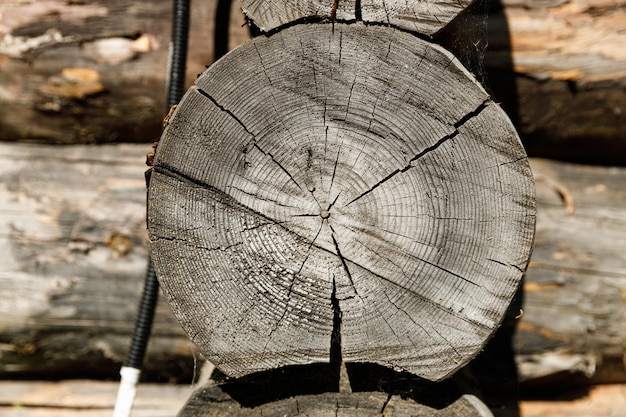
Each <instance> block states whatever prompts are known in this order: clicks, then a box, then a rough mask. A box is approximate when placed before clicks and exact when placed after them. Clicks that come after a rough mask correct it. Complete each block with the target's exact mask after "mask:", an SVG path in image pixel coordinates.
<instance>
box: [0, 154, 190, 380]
mask: <svg viewBox="0 0 626 417" xmlns="http://www.w3.org/2000/svg"><path fill="white" fill-rule="evenodd" d="M149 149H150V147H149V146H142V145H116V146H100V147H95V146H68V147H53V146H41V145H40V146H35V145H25V144H7V143H0V161H1V162H0V253H1V255H0V374H2V376H3V378H7V377H10V376H17V375H21V376H29V375H30V376H32V375H37V376H39V377H52V378H59V377H61V376H64V377H66V378H69V377H77V376H82V377H88V376H89V377H96V376H99V377H116V376H117V375H118V372H119V364H120V363H121V362H122V361H123V360H124V358H125V356H126V353H127V350H128V348H129V346H130V339H131V334H132V331H133V326H134V320H135V316H136V314H137V309H138V303H139V299H140V293H141V288H142V284H143V277H144V274H145V270H146V264H147V259H148V251H147V236H146V226H145V204H146V185H145V180H144V178H143V172H144V171H145V164H144V161H145V157H144V155H145V152H146V151H147V150H149ZM190 345H191V344H190V343H189V342H188V341H187V340H186V338H185V336H184V334H183V332H182V330H181V329H180V326H179V325H178V323H177V322H176V320H175V319H174V318H173V317H172V314H171V312H170V309H169V307H168V305H167V303H166V302H165V300H162V301H161V302H160V303H159V305H158V308H157V312H156V318H155V326H154V333H153V338H152V340H151V344H150V348H149V349H148V356H147V361H146V375H155V374H158V375H160V376H162V377H168V376H169V377H172V378H174V379H177V378H185V379H189V378H190V376H189V375H190V374H191V373H192V370H193V359H192V358H191V357H190V356H189V355H190V354H191V353H192V351H193V349H192V347H191V346H190Z"/></svg>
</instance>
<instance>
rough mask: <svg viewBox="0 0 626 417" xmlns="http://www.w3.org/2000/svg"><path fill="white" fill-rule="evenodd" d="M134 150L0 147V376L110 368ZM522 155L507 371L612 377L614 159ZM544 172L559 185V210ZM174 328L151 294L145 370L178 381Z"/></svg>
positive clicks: (624, 202) (616, 354)
mask: <svg viewBox="0 0 626 417" xmlns="http://www.w3.org/2000/svg"><path fill="white" fill-rule="evenodd" d="M148 149H149V147H148V146H144V145H116V146H98V147H95V146H94V147H82V146H73V147H62V148H57V147H53V146H42V145H40V146H27V145H20V144H0V173H1V174H0V200H1V203H0V246H1V248H2V256H0V271H2V272H1V273H0V276H1V278H0V299H1V300H3V301H2V302H1V303H0V306H1V307H0V309H1V314H0V328H1V329H2V332H1V333H2V340H1V343H2V348H1V349H0V375H2V377H3V378H7V377H10V376H11V375H25V374H26V375H48V376H53V377H55V378H58V377H62V376H63V375H65V376H67V375H69V374H71V373H73V372H76V371H80V372H81V373H82V375H83V376H92V377H96V376H99V375H107V376H111V377H114V376H115V375H116V374H117V369H118V366H119V362H121V361H122V360H123V359H124V356H125V354H126V349H127V348H128V344H129V342H130V332H131V331H132V326H133V317H134V315H135V312H136V303H137V301H138V300H139V295H140V291H141V282H142V280H143V274H144V268H145V259H146V256H147V254H146V251H145V247H144V246H143V245H144V240H143V239H144V237H143V236H144V233H145V232H144V231H143V230H144V224H143V215H144V213H145V206H144V194H145V190H144V184H143V179H142V176H143V171H144V169H145V166H144V160H143V156H142V155H143V154H144V153H145V152H146V151H147V150H148ZM531 165H532V167H533V169H534V170H535V171H536V173H537V174H538V175H539V177H540V179H539V180H538V181H537V192H538V229H537V235H536V247H535V250H534V251H533V257H532V261H531V264H530V268H529V270H528V278H527V285H526V289H527V291H526V294H525V306H524V316H523V317H522V318H521V319H520V320H519V323H520V327H519V329H518V334H517V336H516V340H515V342H514V348H515V351H516V359H517V362H518V364H519V366H520V368H519V370H520V377H521V378H522V379H523V380H524V381H525V383H528V384H530V383H533V381H537V382H539V380H544V382H543V383H544V384H550V385H551V386H554V387H556V386H562V385H564V384H568V383H571V382H574V381H575V382H586V383H590V382H597V383H607V382H611V381H626V374H625V373H624V368H623V366H622V365H621V363H622V361H623V343H624V342H623V341H624V340H625V339H626V337H625V336H624V335H625V334H626V332H625V331H624V329H623V320H622V319H621V316H620V315H621V314H623V312H624V311H623V310H624V308H625V303H624V301H623V298H622V297H623V296H622V294H625V293H626V272H624V271H625V269H626V268H625V267H624V264H623V262H624V257H623V253H624V251H623V248H624V246H623V245H624V243H623V236H625V235H626V222H624V221H623V219H625V218H626V211H625V210H626V195H625V194H624V187H623V184H624V183H626V169H624V168H610V167H608V168H607V167H591V166H586V165H576V164H565V163H559V162H555V161H549V160H537V159H534V160H531ZM85 173H89V175H85ZM105 173H106V174H105ZM97 178H101V179H100V180H97ZM107 178H108V179H107ZM546 178H548V179H550V181H552V182H557V183H558V184H561V185H563V186H565V188H566V189H567V190H569V193H570V194H571V196H572V198H573V200H574V205H575V210H574V214H573V216H571V217H568V216H567V215H566V213H565V208H564V206H563V203H562V201H561V199H560V197H559V195H558V193H557V191H555V190H554V188H552V187H550V186H549V181H546ZM64 207H65V208H66V209H63V208H64ZM620 219H622V220H620ZM131 225H132V227H131ZM116 232H117V233H118V234H120V232H123V233H121V234H122V235H124V236H130V240H131V243H132V247H131V250H130V251H128V252H127V253H126V255H123V256H121V255H118V252H119V253H124V252H125V251H126V250H127V249H124V248H127V246H125V245H122V244H121V242H122V241H125V239H121V240H119V243H118V245H115V244H113V245H111V246H108V245H107V241H108V240H109V239H108V236H109V235H112V234H114V233H116ZM111 242H113V241H111ZM620 245H621V246H620ZM116 246H117V247H118V250H117V251H116V250H114V249H113V248H114V247H116ZM90 248H91V249H90ZM33 253H35V255H33ZM29 260H31V261H29ZM51 265H52V266H51ZM86 265H88V266H86ZM51 268H52V269H51ZM116 271H118V272H116ZM120 271H123V272H120ZM608 273H610V274H608ZM615 274H617V275H615ZM71 282H74V284H73V285H71ZM57 283H61V284H60V285H59V286H55V285H57ZM581 294H583V295H582V296H581ZM72 311H74V313H71V312H72ZM178 328H179V325H178V324H177V322H176V320H175V319H174V318H173V317H172V316H171V312H170V309H169V307H168V306H167V305H165V303H161V304H160V305H159V309H158V312H157V318H156V330H155V337H154V338H153V339H152V341H151V344H150V352H149V358H148V361H147V362H146V366H147V372H148V374H151V375H159V376H160V377H162V378H167V377H171V378H179V379H183V380H190V379H191V378H192V374H193V368H194V357H193V351H192V350H191V348H190V347H189V345H188V342H187V338H186V336H185V335H184V334H183V332H182V331H179V330H178ZM572 370H574V373H571V371H572ZM585 373H587V374H588V375H589V374H590V375H591V377H587V376H585ZM0 392H2V390H0ZM481 398H483V397H481ZM483 399H484V398H483ZM0 414H2V412H1V411H0Z"/></svg>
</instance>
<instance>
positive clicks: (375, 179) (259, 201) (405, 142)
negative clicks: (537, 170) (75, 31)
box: [148, 2, 535, 380]
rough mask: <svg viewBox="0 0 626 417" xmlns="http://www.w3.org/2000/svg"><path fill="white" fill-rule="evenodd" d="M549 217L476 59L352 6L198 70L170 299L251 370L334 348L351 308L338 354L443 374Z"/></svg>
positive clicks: (163, 263) (463, 354)
mask: <svg viewBox="0 0 626 417" xmlns="http://www.w3.org/2000/svg"><path fill="white" fill-rule="evenodd" d="M341 4H342V2H340V3H339V5H341ZM390 173H391V174H390ZM534 219H535V203H534V188H533V182H532V175H531V173H530V169H529V166H528V162H527V160H526V156H525V154H524V151H523V149H522V147H521V144H520V142H519V139H518V137H517V135H516V133H515V131H514V129H513V127H512V125H511V123H510V122H509V121H508V119H507V118H506V116H505V115H504V113H503V112H502V111H501V109H500V108H499V107H498V106H497V105H496V104H494V103H493V102H492V101H491V100H489V97H488V95H487V94H486V93H485V91H484V90H483V89H482V87H481V86H480V85H479V83H478V82H476V80H475V79H474V78H473V77H472V76H471V75H470V74H469V72H468V71H467V70H466V69H465V68H463V66H462V65H460V64H459V63H458V61H457V60H456V59H455V58H454V57H453V56H452V55H451V54H450V53H448V52H447V51H445V50H443V49H442V48H440V47H438V46H436V45H434V44H431V43H428V42H425V41H422V40H420V39H419V38H417V37H415V36H412V35H410V34H408V33H406V32H404V31H401V30H398V29H393V28H389V27H381V26H366V25H363V24H350V25H346V24H341V23H335V24H307V25H296V26H293V27H290V28H287V29H285V30H282V31H280V32H277V33H275V34H273V35H272V36H269V37H263V38H257V39H254V40H253V41H251V42H249V43H247V44H244V45H242V46H241V47H240V48H238V49H237V50H235V51H233V52H232V53H230V54H228V55H227V56H225V57H224V58H223V59H222V60H220V61H218V62H217V63H216V64H214V65H213V66H212V67H210V68H209V69H208V70H207V71H206V72H205V73H204V74H203V75H201V76H200V77H199V78H198V80H197V82H196V86H195V87H193V88H191V89H190V90H189V91H188V93H187V94H186V95H185V97H184V98H183V100H182V101H181V103H180V105H179V106H178V108H177V109H176V110H175V112H174V114H173V115H172V117H171V118H170V120H169V122H168V125H167V126H166V128H165V131H164V134H163V137H162V139H161V142H160V144H159V147H158V149H157V154H156V156H155V163H154V174H153V176H152V180H151V184H150V190H149V209H148V222H149V233H150V238H151V241H152V244H151V247H152V252H153V258H154V262H155V267H156V269H157V273H158V276H159V279H160V281H161V283H162V286H163V290H164V291H165V293H166V294H167V296H168V299H169V301H170V304H171V305H172V308H173V311H174V313H175V314H176V316H177V317H178V319H179V320H180V322H181V323H182V325H183V328H185V330H186V332H187V333H188V334H189V336H190V337H191V339H192V340H193V341H194V342H195V343H196V344H197V345H198V347H199V348H200V350H201V351H202V353H203V354H204V355H205V356H206V357H207V358H208V359H209V360H210V361H212V362H213V363H215V364H216V366H217V367H218V368H219V369H220V370H222V372H224V373H226V374H227V375H230V376H235V377H238V376H242V375H246V374H250V373H253V372H257V371H262V370H267V369H272V368H276V367H280V366H285V365H297V364H307V363H315V362H325V363H328V362H329V360H330V356H331V354H330V352H329V346H331V340H332V338H333V335H335V334H336V333H337V312H339V311H340V312H341V349H340V350H341V352H337V353H338V354H339V353H340V354H341V358H342V361H345V362H372V363H377V364H380V365H383V366H387V367H391V368H394V369H397V370H406V371H409V372H412V373H414V374H416V375H419V376H421V377H423V378H427V379H430V380H439V379H442V378H444V377H446V376H447V375H449V374H450V373H452V372H454V371H455V370H456V369H458V368H459V367H461V366H463V365H464V364H465V363H467V362H468V361H469V360H470V359H471V358H473V357H474V356H475V355H476V354H477V353H478V352H479V351H480V349H481V348H482V346H483V345H484V344H485V343H486V340H487V339H488V338H489V337H490V335H491V334H492V333H493V331H494V330H495V329H496V328H497V327H498V325H499V323H500V322H501V320H502V318H503V315H504V313H505V311H506V308H507V306H508V304H509V302H510V300H511V298H512V297H513V294H514V293H515V291H516V289H517V287H518V284H519V281H520V279H521V276H522V274H523V271H524V270H525V268H526V265H527V262H528V258H529V255H530V248H531V243H532V240H533V233H534Z"/></svg>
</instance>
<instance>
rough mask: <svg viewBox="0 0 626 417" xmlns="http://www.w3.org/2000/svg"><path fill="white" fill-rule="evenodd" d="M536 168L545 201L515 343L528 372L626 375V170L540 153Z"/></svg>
mask: <svg viewBox="0 0 626 417" xmlns="http://www.w3.org/2000/svg"><path fill="white" fill-rule="evenodd" d="M532 168H533V171H534V173H535V176H536V177H537V196H538V204H539V207H540V209H539V211H538V216H537V235H536V241H535V250H534V252H533V257H532V261H531V263H530V267H529V269H528V272H527V277H526V284H525V286H524V289H525V303H524V304H525V306H524V316H523V317H522V318H521V320H520V324H519V328H518V334H517V336H516V340H515V343H514V347H515V350H516V358H517V362H518V364H519V367H520V375H521V378H522V379H523V380H525V381H532V380H536V381H537V380H540V379H542V378H546V377H549V378H550V381H551V383H553V384H561V383H570V382H589V381H603V382H610V381H624V380H625V379H626V372H625V371H624V363H626V362H625V359H626V356H625V348H626V327H625V326H624V317H625V315H626V302H625V296H626V258H625V257H624V254H625V253H626V210H625V207H626V186H625V184H626V170H624V169H623V168H603V167H593V166H584V165H583V166H581V165H572V164H565V163H558V162H554V161H547V160H539V159H536V160H533V161H532ZM553 184H556V185H557V186H556V187H555V186H554V185H553ZM558 191H561V192H566V193H567V194H569V195H570V198H569V199H570V200H571V201H573V215H571V216H568V215H567V213H566V208H565V207H564V205H563V202H562V198H561V197H560V196H559V193H558Z"/></svg>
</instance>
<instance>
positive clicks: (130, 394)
mask: <svg viewBox="0 0 626 417" xmlns="http://www.w3.org/2000/svg"><path fill="white" fill-rule="evenodd" d="M189 3H190V0H174V10H173V19H172V41H171V43H170V45H169V51H168V76H167V85H166V107H165V112H166V114H167V112H168V111H169V109H170V108H171V107H172V106H173V105H175V104H176V103H178V102H179V101H180V99H181V98H182V96H183V94H184V92H185V72H186V67H187V65H186V64H187V45H188V40H189ZM158 296H159V281H158V280H157V277H156V273H155V271H154V265H153V264H152V259H151V258H148V268H147V271H146V278H145V282H144V288H143V294H142V296H141V301H140V304H139V311H138V314H137V319H136V322H135V330H134V332H133V338H132V341H131V345H130V349H129V352H128V356H127V358H126V362H125V364H124V366H122V369H121V370H120V375H121V381H120V387H119V391H118V395H117V401H116V403H115V409H114V411H113V417H128V416H130V411H131V409H132V405H133V401H134V399H135V392H136V385H137V382H138V380H139V375H140V373H141V367H142V366H143V361H144V357H145V353H146V347H147V345H148V339H149V338H150V332H151V330H152V322H153V319H154V311H155V309H156V303H157V300H158Z"/></svg>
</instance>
